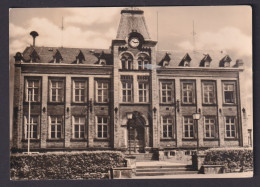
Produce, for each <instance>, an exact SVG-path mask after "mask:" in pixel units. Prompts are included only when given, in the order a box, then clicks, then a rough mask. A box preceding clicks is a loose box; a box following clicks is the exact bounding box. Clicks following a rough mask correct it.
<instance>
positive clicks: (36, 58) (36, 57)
mask: <svg viewBox="0 0 260 187" xmlns="http://www.w3.org/2000/svg"><path fill="white" fill-rule="evenodd" d="M30 57H31V59H30V62H31V63H35V62H37V60H40V57H39V55H38V53H37V52H36V50H35V49H34V50H33V51H32V53H31V54H30Z"/></svg>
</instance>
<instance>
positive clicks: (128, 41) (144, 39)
mask: <svg viewBox="0 0 260 187" xmlns="http://www.w3.org/2000/svg"><path fill="white" fill-rule="evenodd" d="M156 43H157V42H156V41H153V40H152V39H151V38H150V34H149V32H148V28H147V26H146V22H145V18H144V12H143V11H142V10H139V9H124V10H122V11H121V20H120V23H119V27H118V31H117V36H116V39H114V40H113V41H112V53H113V62H114V63H113V64H114V68H113V90H114V93H113V109H114V112H113V117H112V120H113V122H112V124H114V126H113V129H112V132H113V133H114V135H113V136H112V137H114V140H113V145H114V148H116V149H123V150H126V151H129V152H131V151H132V152H135V153H142V152H149V150H150V149H151V147H153V148H156V147H158V144H159V140H158V138H159V136H158V133H159V131H158V127H157V120H159V119H158V116H157V113H156V111H155V109H156V108H159V104H158V93H157V90H156V89H157V83H156V82H157V81H156V80H157V78H156V67H157V65H156V51H155V46H156Z"/></svg>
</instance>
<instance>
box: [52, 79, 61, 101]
mask: <svg viewBox="0 0 260 187" xmlns="http://www.w3.org/2000/svg"><path fill="white" fill-rule="evenodd" d="M49 83H50V93H49V95H50V98H49V99H50V102H63V101H64V81H63V80H62V79H53V80H50V81H49Z"/></svg>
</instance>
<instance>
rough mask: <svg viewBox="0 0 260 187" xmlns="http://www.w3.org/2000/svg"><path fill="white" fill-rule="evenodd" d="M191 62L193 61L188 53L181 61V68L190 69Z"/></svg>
mask: <svg viewBox="0 0 260 187" xmlns="http://www.w3.org/2000/svg"><path fill="white" fill-rule="evenodd" d="M190 61H191V57H190V55H189V54H188V53H186V55H185V56H184V57H183V59H182V60H181V62H180V64H179V66H183V67H190Z"/></svg>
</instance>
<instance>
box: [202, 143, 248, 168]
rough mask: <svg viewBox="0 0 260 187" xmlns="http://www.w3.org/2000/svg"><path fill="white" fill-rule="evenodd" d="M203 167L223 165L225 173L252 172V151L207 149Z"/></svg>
mask: <svg viewBox="0 0 260 187" xmlns="http://www.w3.org/2000/svg"><path fill="white" fill-rule="evenodd" d="M205 154H206V156H205V160H204V164H205V165H224V166H225V171H226V172H233V171H235V170H240V171H246V170H253V150H252V149H241V148H240V149H228V150H226V149H209V150H208V151H206V152H205Z"/></svg>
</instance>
